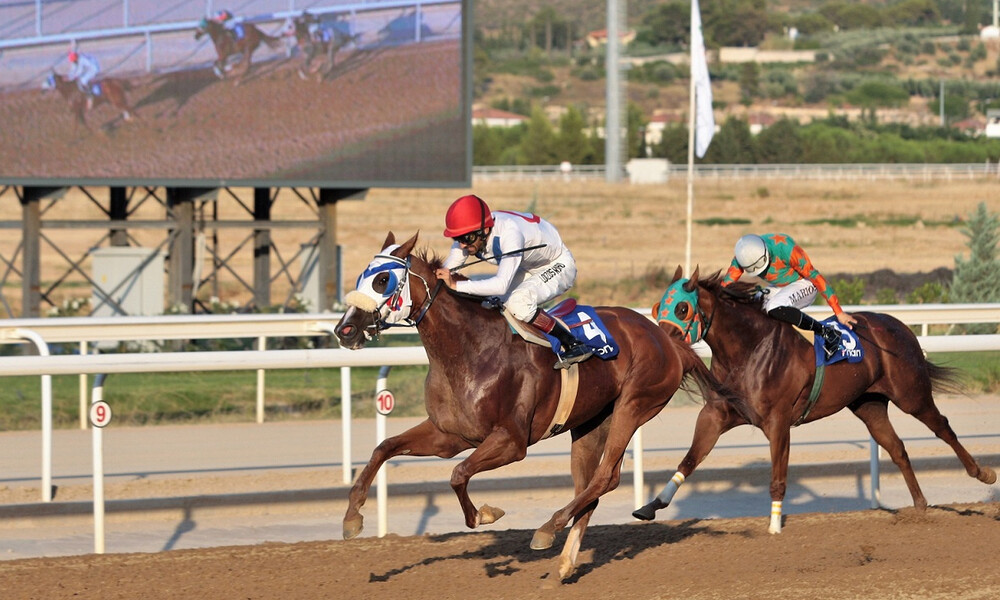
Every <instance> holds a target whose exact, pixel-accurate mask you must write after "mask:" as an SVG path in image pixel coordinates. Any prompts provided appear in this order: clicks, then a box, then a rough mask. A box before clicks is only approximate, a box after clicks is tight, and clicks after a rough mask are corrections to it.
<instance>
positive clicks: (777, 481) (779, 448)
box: [764, 423, 791, 533]
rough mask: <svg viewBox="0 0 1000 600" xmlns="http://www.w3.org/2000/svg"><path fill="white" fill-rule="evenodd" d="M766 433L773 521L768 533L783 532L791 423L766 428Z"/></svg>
mask: <svg viewBox="0 0 1000 600" xmlns="http://www.w3.org/2000/svg"><path fill="white" fill-rule="evenodd" d="M768 429H770V431H768ZM764 433H765V434H767V439H768V441H769V442H770V443H771V523H770V525H768V528H767V532H768V533H781V505H782V503H783V502H784V500H785V490H786V487H787V481H788V450H789V443H790V440H791V425H790V424H789V423H781V424H778V425H774V426H772V427H770V428H765V430H764Z"/></svg>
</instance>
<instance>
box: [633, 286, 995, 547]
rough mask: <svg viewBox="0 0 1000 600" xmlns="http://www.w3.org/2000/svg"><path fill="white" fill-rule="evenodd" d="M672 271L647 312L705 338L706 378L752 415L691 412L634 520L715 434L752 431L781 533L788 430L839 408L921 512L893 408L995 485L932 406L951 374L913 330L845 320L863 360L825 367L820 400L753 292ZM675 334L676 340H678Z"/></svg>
mask: <svg viewBox="0 0 1000 600" xmlns="http://www.w3.org/2000/svg"><path fill="white" fill-rule="evenodd" d="M681 274H682V271H681V269H680V267H678V268H677V272H676V274H675V275H674V280H673V282H672V283H671V284H670V286H669V287H668V288H667V291H666V293H665V294H664V295H663V299H662V300H661V301H660V303H659V304H658V305H657V306H656V307H654V309H653V313H654V315H655V316H656V318H657V320H658V321H659V323H660V326H661V327H664V328H666V329H668V330H670V331H673V332H674V333H675V335H677V333H678V332H680V335H681V336H684V337H686V339H687V341H688V342H696V341H698V339H702V338H703V339H704V340H705V342H706V343H707V344H708V346H709V347H710V348H711V349H712V373H713V374H714V375H715V376H716V377H717V378H718V379H719V380H720V381H721V382H723V383H724V384H725V385H727V386H729V387H730V388H731V389H733V390H735V391H736V393H738V394H740V395H742V396H744V397H745V398H747V400H748V402H749V404H750V407H751V409H752V413H751V414H749V415H742V414H739V413H737V412H736V411H734V410H732V409H731V407H729V406H727V405H726V404H724V403H721V402H718V401H716V400H715V399H707V400H706V403H705V406H704V407H703V408H702V410H701V413H700V414H699V415H698V421H697V425H696V427H695V432H694V441H693V442H692V444H691V448H690V450H688V453H687V455H686V456H685V457H684V459H683V460H682V461H681V463H680V465H679V466H678V467H677V473H676V474H675V475H674V477H673V478H672V479H671V481H670V482H669V483H668V484H667V485H666V487H665V488H664V489H663V491H662V492H660V494H659V495H658V496H657V497H656V498H653V500H652V501H651V502H650V503H649V504H647V505H646V506H644V507H642V508H640V509H639V510H637V511H635V512H634V513H632V514H633V515H634V516H635V517H636V518H639V519H645V520H650V519H652V518H653V517H654V515H655V513H656V511H657V510H658V509H660V508H664V507H666V506H667V505H668V504H669V503H670V500H671V498H672V497H673V495H674V493H675V492H676V491H677V488H678V487H680V485H681V484H682V483H683V482H684V480H685V479H686V478H687V477H688V476H690V475H691V473H692V472H693V471H694V470H695V468H696V467H697V466H698V465H699V464H701V461H703V460H704V459H705V457H706V456H708V453H709V452H711V450H712V448H714V447H715V443H716V442H717V441H718V439H719V436H720V435H722V434H723V433H725V432H726V431H729V430H730V429H732V428H734V427H736V426H738V425H744V424H747V423H749V424H751V425H754V426H756V427H760V428H761V429H762V430H763V431H764V435H765V436H766V437H767V439H768V441H769V442H770V446H771V523H770V527H769V529H768V530H769V532H770V533H780V532H781V504H782V500H783V499H784V497H785V485H786V478H787V474H788V446H789V433H790V432H789V430H790V428H791V427H793V426H795V425H798V424H800V423H811V422H813V421H816V420H818V419H822V418H823V417H826V416H829V415H832V414H834V413H836V412H838V411H840V410H841V409H843V408H845V407H847V408H849V409H851V411H852V412H853V413H854V415H855V416H857V417H858V418H859V419H861V421H862V422H864V424H865V426H866V427H867V428H868V431H869V432H870V433H871V436H872V439H874V440H875V441H876V442H878V444H879V445H880V446H882V447H883V448H885V450H886V452H888V453H889V456H891V457H892V461H893V462H894V463H895V464H896V466H897V467H899V470H900V471H901V472H902V473H903V479H904V480H905V481H906V486H907V487H908V488H909V490H910V495H911V496H912V497H913V505H914V506H915V507H916V508H917V509H920V510H923V509H925V508H926V507H927V500H926V499H925V498H924V495H923V493H922V492H921V491H920V486H919V485H918V484H917V478H916V476H915V475H914V474H913V467H912V466H911V465H910V459H909V457H908V456H907V454H906V449H905V448H904V447H903V442H902V440H900V439H899V436H898V435H897V434H896V431H895V430H894V429H893V427H892V424H891V423H890V422H889V418H888V405H889V402H892V403H893V404H895V405H896V406H897V407H899V409H900V410H902V411H903V412H905V413H907V414H910V415H913V416H914V417H916V418H917V419H919V420H920V422H922V423H923V424H924V425H926V426H927V427H928V428H929V429H930V430H931V431H933V432H934V434H935V435H937V437H939V438H941V439H942V440H943V441H944V442H945V443H947V444H948V445H949V446H951V448H952V450H954V451H955V454H956V455H957V456H958V459H959V460H960V461H961V462H962V465H963V466H965V470H966V472H967V473H968V474H969V475H970V476H971V477H975V478H976V479H978V480H979V481H982V482H983V483H986V484H992V483H994V482H996V479H997V476H996V473H995V472H994V471H993V469H990V468H989V467H982V466H980V465H979V464H978V463H977V462H976V460H975V459H974V458H973V457H972V456H970V455H969V453H968V452H967V451H966V450H965V448H964V447H963V446H962V444H961V443H959V441H958V437H957V436H956V435H955V432H954V431H953V430H952V428H951V426H950V425H948V419H947V418H946V417H944V416H943V415H942V414H941V413H940V411H938V408H937V406H935V405H934V396H933V393H932V392H933V391H935V390H938V391H940V390H943V389H955V388H956V387H957V386H956V385H955V379H954V377H955V372H954V371H953V370H952V369H948V368H946V367H941V366H938V365H935V364H933V363H931V362H930V361H928V360H927V359H926V358H925V357H924V355H923V351H922V350H921V348H920V343H919V342H918V341H917V338H916V336H915V335H914V334H913V332H912V331H910V329H909V328H908V327H906V325H904V324H903V323H902V322H900V321H899V320H898V319H896V318H894V317H892V316H890V315H886V314H883V313H874V312H859V313H853V316H854V317H855V318H856V319H857V320H858V324H857V326H856V327H855V328H854V329H855V332H857V334H858V337H859V338H860V340H861V347H862V349H863V351H864V358H863V360H862V361H861V362H857V363H850V362H848V361H846V360H844V361H841V362H838V363H834V364H832V365H829V366H826V367H825V370H826V372H825V377H823V378H822V379H820V382H821V383H822V387H821V388H820V389H819V392H818V395H815V394H813V393H811V392H812V391H813V383H814V381H815V380H816V379H817V377H818V375H817V368H816V366H815V365H816V363H815V353H814V350H813V347H812V345H811V344H810V343H809V341H807V340H806V339H805V337H803V336H802V335H800V334H799V333H798V331H797V330H796V329H795V328H793V327H792V326H791V325H789V324H787V323H783V322H780V321H777V320H775V319H772V318H770V317H768V316H767V315H766V314H765V313H764V312H763V311H762V310H761V302H762V301H761V299H760V298H759V297H756V296H755V295H754V294H752V293H751V292H752V291H753V286H751V285H749V284H746V283H740V282H738V283H735V284H733V285H730V286H729V287H726V288H723V287H722V285H721V277H720V274H719V273H715V274H714V275H712V276H710V277H708V278H707V279H699V277H698V269H695V271H694V274H693V275H692V276H691V278H690V279H683V278H681ZM678 337H680V336H678Z"/></svg>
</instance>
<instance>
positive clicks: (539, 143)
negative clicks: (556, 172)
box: [521, 106, 559, 165]
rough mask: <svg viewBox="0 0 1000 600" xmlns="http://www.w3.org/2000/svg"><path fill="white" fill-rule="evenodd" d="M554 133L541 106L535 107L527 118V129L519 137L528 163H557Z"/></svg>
mask: <svg viewBox="0 0 1000 600" xmlns="http://www.w3.org/2000/svg"><path fill="white" fill-rule="evenodd" d="M555 142H556V135H555V132H553V131H552V124H551V123H549V119H548V117H546V116H545V112H544V111H542V109H541V108H539V107H537V106H536V107H535V108H534V109H532V111H531V119H529V120H528V129H527V131H525V133H524V137H523V138H521V153H522V154H523V156H524V159H525V160H526V161H527V163H526V164H529V165H556V164H559V160H557V159H558V157H557V156H556V144H555Z"/></svg>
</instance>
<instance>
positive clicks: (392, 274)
mask: <svg viewBox="0 0 1000 600" xmlns="http://www.w3.org/2000/svg"><path fill="white" fill-rule="evenodd" d="M398 247H399V246H398V245H392V246H389V247H387V248H385V249H383V250H382V254H377V255H375V259H374V260H372V261H371V262H370V263H368V268H366V269H365V270H364V272H362V273H361V275H360V276H358V283H357V286H356V287H357V289H356V290H355V291H353V292H351V293H350V294H348V295H347V298H345V301H346V302H347V304H348V305H350V306H353V307H355V308H358V309H359V310H363V311H365V312H370V313H374V312H377V313H378V315H379V317H380V318H381V320H383V321H385V322H386V323H389V324H395V323H399V322H400V321H402V320H404V319H406V318H407V317H408V316H409V315H410V308H411V306H412V304H413V302H412V300H411V299H410V282H409V279H410V277H409V276H410V265H409V262H408V261H407V260H406V259H404V258H399V257H396V256H392V255H391V254H389V253H390V252H392V251H393V250H395V249H396V248H398Z"/></svg>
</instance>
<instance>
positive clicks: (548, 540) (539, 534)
mask: <svg viewBox="0 0 1000 600" xmlns="http://www.w3.org/2000/svg"><path fill="white" fill-rule="evenodd" d="M555 541H556V536H555V535H554V534H552V533H550V532H548V531H542V530H541V529H539V530H538V531H536V532H535V535H533V536H531V549H532V550H548V549H549V548H551V547H552V544H553V542H555Z"/></svg>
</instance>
